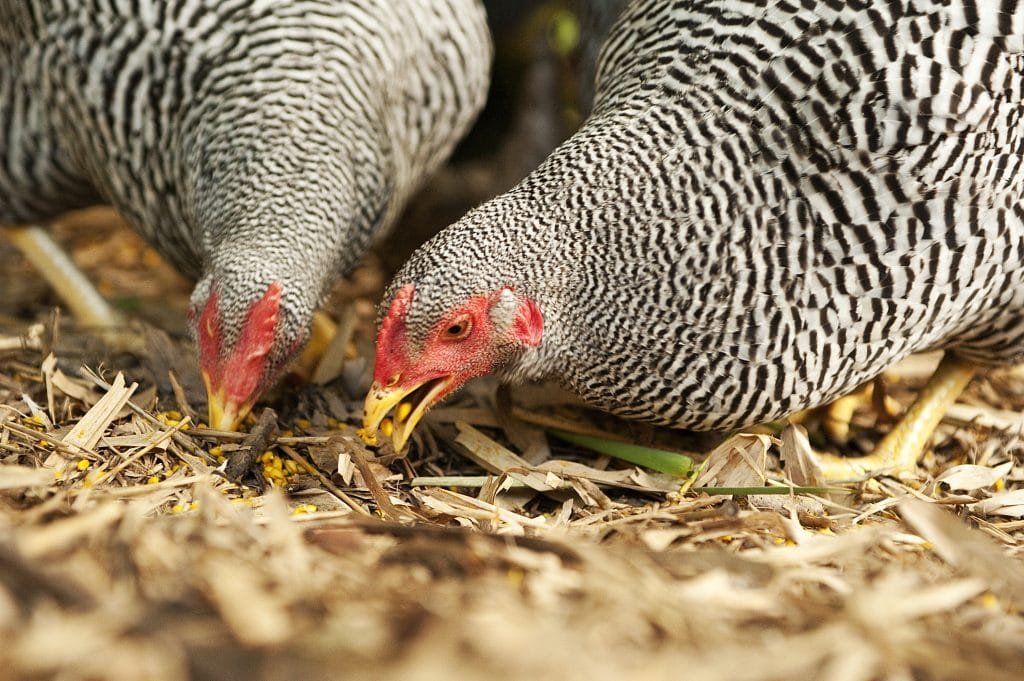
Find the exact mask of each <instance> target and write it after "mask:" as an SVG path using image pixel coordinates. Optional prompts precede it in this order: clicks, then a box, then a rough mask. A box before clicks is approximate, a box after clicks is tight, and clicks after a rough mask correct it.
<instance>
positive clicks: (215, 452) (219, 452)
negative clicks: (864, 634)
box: [210, 445, 224, 456]
mask: <svg viewBox="0 0 1024 681" xmlns="http://www.w3.org/2000/svg"><path fill="white" fill-rule="evenodd" d="M210 456H224V447H222V446H221V445H217V446H216V447H210Z"/></svg>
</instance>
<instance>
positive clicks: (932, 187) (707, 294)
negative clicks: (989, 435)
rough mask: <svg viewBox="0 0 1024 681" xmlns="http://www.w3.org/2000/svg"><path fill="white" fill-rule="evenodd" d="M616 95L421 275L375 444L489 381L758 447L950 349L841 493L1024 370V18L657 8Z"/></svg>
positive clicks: (374, 420) (1013, 13) (1015, 14)
mask: <svg viewBox="0 0 1024 681" xmlns="http://www.w3.org/2000/svg"><path fill="white" fill-rule="evenodd" d="M597 80H598V85H597V98H596V102H595V109H594V112H593V113H592V115H591V116H590V118H589V119H588V120H587V121H586V123H585V124H584V125H583V127H582V128H581V129H580V130H579V131H578V132H577V134H576V135H575V136H574V137H572V138H571V139H570V140H568V141H567V142H566V143H565V144H563V145H562V146H561V147H560V148H558V149H557V150H556V151H555V152H553V153H552V154H551V156H550V157H549V158H548V159H547V160H546V161H545V162H544V163H543V165H541V166H540V168H538V169H537V170H536V171H535V172H533V173H532V174H531V175H530V176H529V177H527V178H526V179H525V180H524V181H523V182H522V183H521V184H519V185H518V186H517V187H516V188H514V189H513V190H511V191H509V192H508V193H506V194H504V195H503V196H500V197H498V198H497V199H494V200H492V201H490V202H489V203H486V204H484V205H483V206H481V207H480V208H478V209H476V210H474V211H472V212H471V213H469V214H468V215H466V216H465V217H464V218H463V219H462V220H461V221H459V222H458V223H456V224H455V225H453V226H452V227H449V228H448V229H447V230H445V231H443V232H442V233H441V234H440V235H438V236H437V237H436V238H435V239H434V240H432V241H431V242H429V243H428V244H427V245H425V246H424V247H422V248H421V249H420V250H419V251H418V252H417V253H416V254H415V255H414V256H413V257H412V258H411V260H410V261H409V262H408V263H407V264H406V266H405V267H404V268H403V269H402V270H401V271H400V272H399V273H398V275H397V277H396V278H395V280H394V281H393V283H392V284H391V287H390V289H389V292H388V293H387V297H386V299H385V303H384V308H383V318H382V323H381V326H380V331H379V335H378V340H377V360H376V368H375V384H374V386H373V387H372V389H371V392H370V394H369V395H368V396H367V400H366V413H365V426H366V429H367V431H368V432H370V433H373V432H375V431H376V429H377V427H378V424H379V423H380V422H381V419H382V418H384V416H385V415H386V414H387V413H388V410H389V409H391V408H392V407H395V408H396V411H395V423H394V435H393V437H394V441H395V446H396V447H397V448H401V446H402V445H403V444H404V443H405V441H406V439H407V438H408V436H409V433H410V431H411V429H412V428H413V426H414V425H415V424H416V422H417V421H418V420H419V418H420V417H421V416H422V414H423V413H424V411H425V410H426V409H427V408H429V407H430V406H431V405H433V404H435V403H436V402H437V401H438V400H440V399H441V398H443V397H444V396H446V395H448V394H449V393H451V392H452V391H453V390H455V389H456V388H457V387H459V386H460V385H462V384H463V383H464V382H465V381H467V380H469V379H471V378H473V377H476V376H480V375H482V374H487V373H491V372H494V373H497V374H499V375H500V376H501V377H503V378H504V379H506V380H508V381H523V380H528V379H544V378H554V379H557V380H559V381H560V382H562V383H563V384H564V385H565V386H567V387H568V388H569V389H571V390H572V391H574V392H575V393H576V394H578V395H579V396H581V397H582V398H584V399H585V400H586V401H588V402H589V403H591V404H592V405H595V406H597V407H599V408H602V409H605V410H608V411H611V412H614V413H616V414H619V415H621V416H624V417H627V418H633V419H642V420H646V421H651V422H654V423H658V424H666V425H669V426H677V427H685V428H691V429H730V428H737V427H742V426H745V425H748V424H752V423H755V422H762V421H766V420H770V419H776V418H779V417H782V416H785V415H788V414H791V413H793V412H795V411H797V410H800V409H803V408H806V407H808V406H812V405H819V404H823V403H826V402H828V401H830V400H832V399H834V398H836V397H838V396H841V395H843V394H844V393H846V392H848V391H850V390H851V389H853V388H854V387H856V386H857V385H858V384H861V383H863V382H864V381H866V380H868V379H870V378H871V377H873V376H876V375H877V374H879V373H880V372H881V371H882V370H883V369H885V368H886V367H888V366H890V365H891V364H893V363H894V362H896V361H898V360H900V359H901V358H903V357H905V356H906V355H908V354H909V353H912V352H916V351H922V350H927V349H936V348H941V349H945V350H946V353H947V354H946V359H945V360H944V362H943V363H942V364H941V365H940V369H939V371H938V372H937V374H936V376H935V377H934V378H933V380H932V381H931V383H930V385H929V386H928V387H926V389H925V390H924V392H923V393H922V396H921V397H920V398H919V401H918V403H917V404H916V406H915V407H913V408H912V409H911V410H910V412H909V413H908V416H907V418H906V419H905V420H904V422H902V423H901V424H900V425H898V426H897V427H896V428H894V430H893V431H892V432H891V433H890V434H889V436H887V438H886V439H885V440H883V441H882V442H881V443H880V444H879V445H878V449H877V450H876V453H875V455H874V456H870V457H863V458H861V459H852V460H849V461H848V462H847V463H845V464H841V463H839V462H836V461H832V460H826V461H825V463H826V464H828V465H826V467H825V468H826V471H825V472H826V474H827V475H829V474H830V475H831V476H832V477H837V476H842V475H845V474H849V475H853V474H856V473H857V472H858V471H863V470H865V469H868V468H872V469H873V468H884V469H889V470H893V469H901V468H905V467H907V466H909V467H913V466H914V465H915V462H916V456H917V455H918V454H919V452H920V450H921V448H922V447H923V446H924V445H925V444H926V443H927V441H928V439H929V438H930V437H931V433H932V430H933V429H934V426H935V425H936V423H937V420H938V418H939V417H940V416H941V414H942V412H943V411H944V410H945V408H946V406H948V404H949V403H951V401H952V400H954V399H955V398H956V396H957V395H958V394H959V392H960V391H961V390H962V389H963V387H964V386H965V385H966V383H967V382H968V381H969V380H970V377H971V373H972V371H973V365H974V364H982V365H1004V364H1008V363H1013V362H1017V361H1020V360H1021V359H1024V206H1022V203H1021V194H1022V192H1024V168H1022V152H1024V125H1022V119H1024V103H1022V89H1024V3H1021V4H1018V3H1016V2H1012V1H1004V2H988V1H982V0H952V1H950V2H939V1H937V0H936V1H930V0H866V1H859V2H853V1H849V2H841V1H837V0H828V1H826V0H817V1H814V0H804V1H803V2H789V1H786V0H767V1H761V2H753V1H751V0H689V1H680V2H665V1H664V0H639V1H634V2H632V3H631V4H630V6H629V7H628V8H627V10H626V11H625V13H624V15H623V16H622V17H620V19H619V21H618V23H617V24H616V26H615V27H614V28H613V29H612V31H611V33H610V35H609V38H608V40H607V41H606V43H605V45H604V46H603V49H602V54H601V61H600V65H599V69H598V76H597ZM832 464H835V466H832Z"/></svg>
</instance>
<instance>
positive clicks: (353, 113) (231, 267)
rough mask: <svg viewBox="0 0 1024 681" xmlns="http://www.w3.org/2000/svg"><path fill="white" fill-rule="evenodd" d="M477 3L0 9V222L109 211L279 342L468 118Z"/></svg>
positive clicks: (480, 65)
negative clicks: (253, 308) (263, 321)
mask: <svg viewBox="0 0 1024 681" xmlns="http://www.w3.org/2000/svg"><path fill="white" fill-rule="evenodd" d="M490 57H491V45H490V38H489V35H488V34H487V28H486V23H485V17H484V13H483V9H482V7H481V6H480V4H479V3H478V2H477V0H0V224H3V223H7V224H11V223H24V222H36V221H40V220H45V219H47V218H50V217H52V216H54V215H57V214H59V213H61V212H64V211H66V210H68V209H71V208H76V207H79V206H83V205H87V204H91V203H96V202H99V201H106V202H109V203H112V204H113V205H115V206H116V207H117V208H118V209H119V210H120V211H121V212H122V213H123V214H124V215H125V217H126V218H127V219H128V220H129V221H130V222H131V223H132V224H133V225H134V226H135V227H136V228H137V229H138V230H139V231H140V232H141V233H142V234H143V235H144V236H145V237H146V238H147V239H148V240H149V241H150V242H151V243H152V244H153V245H154V246H155V247H156V248H157V249H158V250H159V251H160V252H161V253H162V254H163V255H165V256H166V257H167V258H168V259H169V260H171V262H173V263H174V264H175V265H176V266H177V267H178V268H179V269H180V270H181V271H182V272H184V273H186V274H188V275H190V276H192V277H196V278H199V284H198V286H197V289H196V293H195V294H194V296H193V302H194V304H199V305H201V304H202V303H203V302H205V301H206V299H207V296H208V295H209V293H210V290H211V288H213V287H215V288H216V290H217V291H218V294H219V302H220V307H221V313H222V316H223V319H222V328H223V329H224V331H225V335H226V338H225V346H226V347H230V346H231V344H232V343H233V342H234V337H233V335H232V334H234V333H237V329H238V328H239V326H240V325H241V322H242V319H243V318H244V315H245V314H246V312H247V311H248V308H249V305H250V304H251V303H252V302H253V301H254V300H256V299H258V298H259V297H260V296H261V295H262V294H263V292H265V291H266V290H267V286H268V285H269V284H270V283H271V282H273V281H280V282H282V284H283V289H284V293H283V298H282V308H281V309H282V312H283V313H284V314H285V321H284V330H285V332H287V333H286V334H285V337H284V338H282V339H280V340H281V341H282V343H283V345H285V346H287V345H288V342H289V338H288V334H290V338H291V339H292V340H294V339H296V338H299V337H302V336H303V335H304V327H305V326H306V325H308V322H309V318H310V315H311V313H312V310H313V309H314V307H315V306H316V304H317V303H318V301H319V299H320V298H321V296H322V295H324V294H325V293H326V290H327V289H328V287H329V286H330V284H331V283H332V282H333V281H334V279H335V278H336V277H337V276H338V275H339V274H341V273H343V272H345V271H346V270H348V269H350V268H351V267H352V266H353V265H354V264H355V263H356V262H357V261H358V259H359V258H360V257H361V256H362V255H363V253H364V252H365V251H366V250H367V248H368V247H369V245H370V243H371V241H372V239H373V238H374V237H375V235H378V234H380V233H381V231H382V230H384V229H385V228H386V227H387V226H388V225H389V224H390V222H391V220H392V218H393V217H394V216H395V215H396V213H397V211H398V210H399V209H400V208H401V207H402V205H403V203H404V202H405V200H406V199H407V198H408V196H409V195H410V193H411V192H412V191H413V190H414V189H415V188H416V187H417V186H418V185H419V183H420V182H421V181H422V179H423V178H424V176H425V175H426V174H428V173H429V172H430V171H432V170H433V169H434V168H436V167H437V166H438V165H439V164H440V163H441V161H442V160H443V159H444V158H445V157H446V156H447V155H448V154H449V152H450V151H451V149H452V147H453V146H454V144H455V142H456V141H457V140H458V138H459V137H460V136H461V135H462V133H463V132H464V131H465V130H466V129H467V128H468V126H469V124H470V123H471V121H472V120H473V119H474V117H475V115H476V113H477V112H478V111H479V109H480V108H481V107H482V105H483V101H484V98H485V96H486V90H487V85H488V80H489V70H490Z"/></svg>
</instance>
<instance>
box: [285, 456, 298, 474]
mask: <svg viewBox="0 0 1024 681" xmlns="http://www.w3.org/2000/svg"><path fill="white" fill-rule="evenodd" d="M284 469H285V470H286V471H287V472H288V473H290V474H292V475H295V474H296V473H298V472H299V464H297V463H295V462H294V461H292V460H291V459H288V460H287V461H285V462H284Z"/></svg>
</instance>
